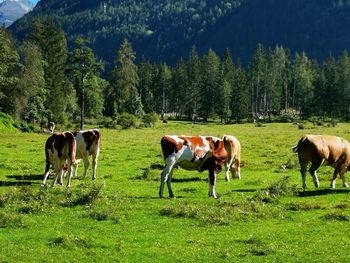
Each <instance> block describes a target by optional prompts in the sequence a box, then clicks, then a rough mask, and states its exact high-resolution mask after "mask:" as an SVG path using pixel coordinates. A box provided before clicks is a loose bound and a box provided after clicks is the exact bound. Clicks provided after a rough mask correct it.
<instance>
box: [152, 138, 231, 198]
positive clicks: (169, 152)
mask: <svg viewBox="0 0 350 263" xmlns="http://www.w3.org/2000/svg"><path fill="white" fill-rule="evenodd" d="M161 147H162V152H163V157H164V160H165V162H166V165H165V167H164V169H163V171H162V174H161V182H160V188H159V197H163V193H164V184H165V183H167V186H168V191H169V197H171V198H173V197H174V193H173V191H172V187H171V179H172V175H173V170H174V168H175V167H177V166H179V167H181V168H183V169H185V170H198V171H199V172H203V171H204V170H208V171H209V196H210V197H213V198H216V194H215V183H216V176H217V174H218V173H219V172H220V171H221V165H222V164H223V163H224V162H225V161H226V158H227V153H226V150H225V147H224V143H223V141H222V140H220V139H219V138H217V137H214V136H185V135H183V136H176V135H165V136H164V137H163V138H162V139H161Z"/></svg>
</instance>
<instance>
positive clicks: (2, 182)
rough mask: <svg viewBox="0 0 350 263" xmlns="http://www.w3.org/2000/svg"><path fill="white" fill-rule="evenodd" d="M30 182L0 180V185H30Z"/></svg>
mask: <svg viewBox="0 0 350 263" xmlns="http://www.w3.org/2000/svg"><path fill="white" fill-rule="evenodd" d="M32 184H33V183H32V182H7V181H0V187H2V186H25V185H32Z"/></svg>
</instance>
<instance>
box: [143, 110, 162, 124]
mask: <svg viewBox="0 0 350 263" xmlns="http://www.w3.org/2000/svg"><path fill="white" fill-rule="evenodd" d="M158 119H159V118H158V115H157V114H156V113H155V112H151V113H147V114H146V115H145V116H144V117H143V123H144V124H145V126H146V127H154V125H155V124H156V122H157V121H158Z"/></svg>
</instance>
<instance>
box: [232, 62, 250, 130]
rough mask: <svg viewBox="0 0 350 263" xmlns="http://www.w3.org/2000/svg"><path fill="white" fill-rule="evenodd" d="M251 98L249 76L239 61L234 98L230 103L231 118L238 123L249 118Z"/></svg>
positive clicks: (234, 77) (236, 68) (235, 76)
mask: <svg viewBox="0 0 350 263" xmlns="http://www.w3.org/2000/svg"><path fill="white" fill-rule="evenodd" d="M249 96H250V93H249V85H248V79H247V74H246V72H245V70H244V69H243V68H242V66H241V64H240V62H239V61H238V63H237V65H236V67H235V71H234V75H233V87H232V98H231V103H230V108H231V112H232V116H231V117H232V118H233V119H234V120H236V122H237V123H239V122H241V121H242V120H243V119H245V118H247V117H248V114H249V101H250V99H249Z"/></svg>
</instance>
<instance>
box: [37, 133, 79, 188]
mask: <svg viewBox="0 0 350 263" xmlns="http://www.w3.org/2000/svg"><path fill="white" fill-rule="evenodd" d="M75 151H76V140H75V137H74V135H73V134H72V133H71V132H62V133H54V134H52V135H51V136H50V137H49V138H48V139H47V140H46V143H45V156H46V167H45V175H44V180H43V182H42V183H43V184H44V185H45V184H46V179H47V177H48V176H49V173H50V172H49V169H50V165H52V166H53V169H54V173H55V174H54V179H53V181H52V186H54V185H55V184H56V181H57V177H58V174H60V181H59V184H61V185H62V183H63V175H64V173H65V165H66V163H67V170H68V181H67V187H70V181H71V168H72V165H74V164H75V162H76V160H75Z"/></svg>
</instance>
